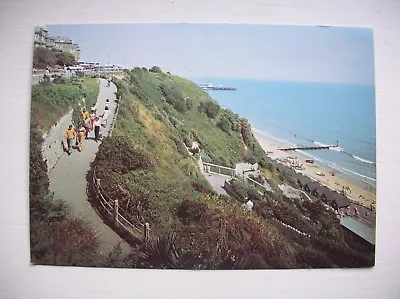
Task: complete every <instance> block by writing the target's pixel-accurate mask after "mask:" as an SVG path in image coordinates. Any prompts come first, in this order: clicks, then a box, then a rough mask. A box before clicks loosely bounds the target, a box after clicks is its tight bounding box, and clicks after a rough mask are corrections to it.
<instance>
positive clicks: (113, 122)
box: [108, 96, 121, 137]
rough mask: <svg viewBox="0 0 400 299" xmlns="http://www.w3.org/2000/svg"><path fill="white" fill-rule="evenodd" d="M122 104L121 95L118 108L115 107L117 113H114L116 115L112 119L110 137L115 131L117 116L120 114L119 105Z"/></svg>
mask: <svg viewBox="0 0 400 299" xmlns="http://www.w3.org/2000/svg"><path fill="white" fill-rule="evenodd" d="M120 104H121V96H119V99H118V103H117V108H116V109H115V113H114V117H113V120H112V124H111V128H110V132H109V134H108V136H110V137H111V136H112V132H113V130H114V126H115V122H116V121H117V116H118V112H119V105H120Z"/></svg>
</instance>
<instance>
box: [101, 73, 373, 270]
mask: <svg viewBox="0 0 400 299" xmlns="http://www.w3.org/2000/svg"><path fill="white" fill-rule="evenodd" d="M129 75H130V76H129V79H126V80H123V81H118V82H117V86H118V94H117V96H121V101H120V103H119V106H120V108H119V115H118V118H117V123H116V126H115V129H114V132H113V136H112V137H108V138H106V139H105V140H104V142H103V143H102V145H101V146H100V148H99V152H98V155H97V157H96V159H95V161H94V163H93V166H95V167H96V169H97V175H98V176H99V177H100V178H101V182H102V187H103V189H104V190H105V192H106V193H107V194H108V195H109V196H110V197H111V198H113V199H118V200H119V204H120V209H121V210H123V211H124V212H125V213H126V214H127V215H129V217H128V218H129V219H130V220H131V221H133V222H135V221H138V222H141V223H143V222H149V223H150V226H151V230H152V231H151V236H152V237H153V241H152V243H151V244H150V246H149V247H148V248H147V249H146V248H145V249H143V248H139V249H140V250H141V251H142V252H143V253H144V254H143V255H141V256H142V257H141V258H140V259H138V258H135V257H133V258H132V260H131V264H130V266H132V267H157V268H190V269H235V268H240V269H244V268H298V267H299V268H306V267H344V266H353V267H357V266H368V265H371V263H373V251H372V250H371V248H366V247H365V246H364V245H359V244H356V241H355V240H354V239H353V237H352V235H351V234H349V233H347V232H344V231H343V229H342V228H341V226H340V225H339V223H338V221H337V219H336V217H335V215H334V214H333V213H332V212H330V211H328V210H326V209H325V207H324V206H323V205H322V204H321V203H320V202H315V203H307V202H305V203H303V202H295V201H292V200H290V199H288V198H286V197H284V196H282V194H280V193H278V192H275V193H268V194H266V195H264V196H261V195H259V194H258V193H257V192H254V190H252V189H251V188H248V187H246V186H242V193H243V192H244V193H246V194H247V195H248V196H249V197H250V198H252V199H253V201H254V202H255V212H252V213H248V212H246V211H244V210H243V208H242V207H241V206H240V203H239V202H238V201H237V200H235V199H233V198H227V197H218V196H217V195H216V194H214V193H213V192H212V191H211V190H210V186H209V185H208V184H207V182H206V181H205V179H204V178H203V177H202V175H201V174H200V172H199V169H198V166H197V160H198V154H194V155H190V154H189V152H188V150H187V148H186V145H187V146H190V145H191V144H192V142H193V141H196V142H198V143H199V144H200V148H201V153H202V157H203V160H204V161H207V160H208V161H210V162H213V163H216V164H221V165H225V166H230V167H234V165H235V164H236V163H238V162H241V161H249V162H251V163H254V162H258V163H259V164H260V165H261V166H264V167H265V169H263V172H264V173H266V174H267V176H269V177H271V178H274V180H276V181H279V180H281V178H279V177H278V176H277V175H276V174H274V173H272V172H271V171H269V170H268V169H267V168H268V165H269V162H270V161H269V160H268V157H267V156H266V155H265V153H264V152H263V151H262V149H261V147H260V145H259V144H258V142H257V141H256V139H255V138H254V136H253V134H252V132H251V127H250V125H249V124H248V122H247V120H246V119H243V118H240V117H239V115H237V114H235V113H234V112H232V111H229V110H225V109H222V108H221V107H220V106H219V105H218V104H217V103H216V102H215V101H214V100H213V99H211V98H210V97H209V95H208V94H207V93H205V92H204V91H203V90H201V89H200V88H199V87H198V86H196V85H195V84H194V83H192V82H190V81H188V80H185V79H183V78H180V77H177V76H174V75H171V74H169V73H162V72H161V70H159V69H158V68H153V69H152V70H151V71H148V70H147V69H144V68H143V69H142V68H135V69H133V70H132V71H131V72H130V73H129ZM278 220H280V221H284V222H285V223H287V224H290V225H292V226H295V227H297V228H298V229H300V230H302V231H303V232H306V233H307V234H310V235H312V237H307V236H303V235H299V234H297V233H295V232H293V231H292V230H290V229H288V228H287V227H285V226H283V225H282V224H281V223H280V222H279V221H278Z"/></svg>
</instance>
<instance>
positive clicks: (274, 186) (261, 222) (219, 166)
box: [29, 24, 376, 270]
mask: <svg viewBox="0 0 400 299" xmlns="http://www.w3.org/2000/svg"><path fill="white" fill-rule="evenodd" d="M32 64H33V65H32V92H31V136H30V172H29V174H30V175H29V204H30V245H31V248H30V250H31V262H32V264H34V265H57V266H83V267H112V268H141V269H188V270H203V269H208V270H210V269H211V270H243V269H303V268H361V267H372V266H374V264H375V224H376V127H375V83H374V49H373V33H372V30H370V29H366V28H344V27H329V26H283V25H279V26H278V25H274V26H271V25H234V24H231V25H223V24H98V25H94V24H91V25H47V26H44V25H40V26H36V27H35V29H34V38H33V60H32Z"/></svg>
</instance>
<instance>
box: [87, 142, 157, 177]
mask: <svg viewBox="0 0 400 299" xmlns="http://www.w3.org/2000/svg"><path fill="white" fill-rule="evenodd" d="M94 163H95V165H102V169H103V170H104V171H111V172H117V173H121V174H125V173H127V172H129V171H132V170H136V169H145V170H151V169H153V168H154V166H155V162H154V160H153V159H152V158H150V157H149V156H148V155H147V154H145V153H144V152H143V151H141V150H139V149H136V148H134V147H133V145H132V143H131V142H130V141H129V139H127V138H126V137H118V138H114V137H107V138H105V139H104V140H103V142H102V144H101V145H100V147H99V151H98V153H97V156H96V160H95V162H94Z"/></svg>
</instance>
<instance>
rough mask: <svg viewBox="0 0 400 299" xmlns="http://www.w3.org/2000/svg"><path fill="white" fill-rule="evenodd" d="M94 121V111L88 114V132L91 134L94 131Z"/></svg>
mask: <svg viewBox="0 0 400 299" xmlns="http://www.w3.org/2000/svg"><path fill="white" fill-rule="evenodd" d="M95 119H96V112H95V111H94V110H92V111H90V114H89V120H90V123H89V132H91V131H93V130H94V125H93V123H94V120H95Z"/></svg>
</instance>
